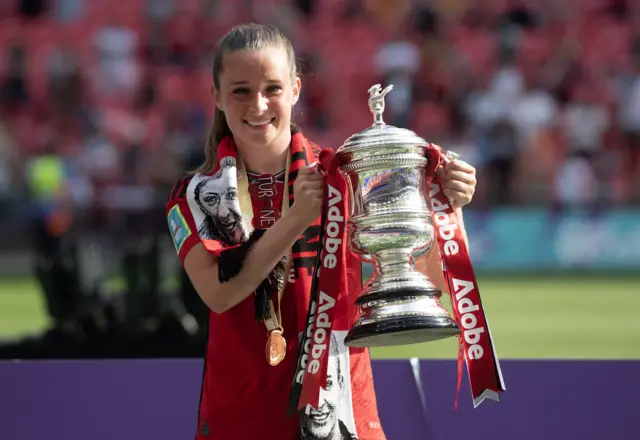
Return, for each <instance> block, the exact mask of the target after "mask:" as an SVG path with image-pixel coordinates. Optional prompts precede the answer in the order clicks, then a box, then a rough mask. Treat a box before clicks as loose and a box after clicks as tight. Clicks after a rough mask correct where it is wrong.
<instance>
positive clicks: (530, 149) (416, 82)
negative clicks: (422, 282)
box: [0, 0, 640, 207]
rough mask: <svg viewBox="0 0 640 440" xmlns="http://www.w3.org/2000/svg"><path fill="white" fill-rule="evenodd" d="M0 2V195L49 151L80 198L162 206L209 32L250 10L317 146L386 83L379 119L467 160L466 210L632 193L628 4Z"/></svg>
mask: <svg viewBox="0 0 640 440" xmlns="http://www.w3.org/2000/svg"><path fill="white" fill-rule="evenodd" d="M0 4H1V5H2V6H0V198H3V197H5V198H6V197H9V198H11V197H14V196H15V194H18V193H20V191H21V188H23V187H24V185H23V183H22V182H24V180H25V176H26V174H27V173H26V171H25V170H27V169H28V167H27V164H28V163H29V161H30V160H31V159H32V158H33V157H38V156H40V155H43V154H51V153H55V154H56V155H58V156H59V157H61V158H64V160H65V161H66V163H67V164H68V167H69V169H70V170H72V174H71V175H72V177H71V179H72V182H73V184H72V185H71V186H72V188H73V191H72V193H73V197H74V200H76V202H77V203H79V204H82V203H85V204H92V203H96V201H97V200H102V201H105V202H106V201H109V202H110V203H118V202H116V200H120V202H122V203H124V204H126V203H131V202H130V201H125V200H121V198H119V197H118V195H117V193H114V192H109V191H108V189H109V188H110V186H111V185H120V186H123V185H124V186H127V187H137V188H151V189H152V190H151V192H145V191H140V192H138V193H134V192H127V197H133V198H134V199H135V200H137V201H142V200H147V201H151V203H162V202H163V200H162V199H163V198H164V197H166V194H167V188H168V186H170V185H171V184H172V183H173V182H174V181H175V180H176V179H177V177H178V176H179V175H180V174H181V173H182V172H183V171H184V170H185V169H193V168H195V167H196V166H197V164H198V163H199V161H200V160H201V158H202V148H203V144H204V139H205V137H206V136H207V134H208V130H209V127H210V123H211V116H212V110H213V108H212V102H211V98H210V94H209V89H210V87H211V84H212V80H211V60H212V57H211V54H212V51H213V49H214V44H215V42H216V41H217V39H218V38H219V37H220V36H221V35H223V34H224V33H225V32H226V31H227V30H228V29H229V28H230V27H231V26H233V24H235V23H239V22H242V21H249V20H252V21H260V22H269V23H273V24H276V25H278V26H279V27H281V29H283V30H284V31H285V32H286V33H287V35H289V36H290V38H291V39H292V41H293V43H294V46H295V48H296V51H297V54H298V56H299V58H300V65H301V73H302V76H303V93H302V99H301V101H300V102H299V104H298V105H297V106H296V109H295V119H296V122H297V123H298V124H299V125H300V126H302V127H303V129H304V130H305V132H306V134H307V135H308V136H309V137H311V138H313V139H314V140H315V141H316V142H317V143H319V144H321V145H327V146H332V147H335V148H337V147H339V146H340V145H341V144H342V142H343V141H344V140H345V139H346V138H347V137H348V136H350V135H351V134H353V133H356V132H358V131H360V130H363V129H364V128H366V127H367V126H368V125H370V124H371V122H372V117H371V115H370V113H369V110H368V107H367V96H368V95H367V89H368V88H369V87H370V86H371V85H373V84H375V83H377V82H380V83H382V84H383V86H384V85H387V84H393V85H394V89H393V91H392V92H391V93H390V94H389V95H387V106H386V113H385V122H387V123H389V124H393V125H396V126H399V127H406V128H409V129H412V130H414V131H416V132H417V133H418V134H419V135H420V136H422V137H423V138H425V139H427V140H428V141H430V142H434V143H438V144H440V145H442V146H443V147H445V148H447V149H451V150H454V151H456V152H458V153H461V154H462V157H463V159H465V160H467V161H468V162H470V163H472V164H473V165H474V166H476V168H477V169H478V174H479V186H478V190H477V194H476V198H475V200H474V202H473V203H474V206H477V207H491V206H495V205H507V204H508V205H543V206H585V205H586V206H603V205H604V206H618V205H628V204H633V203H637V202H638V201H639V200H640V1H636V0H568V1H558V0H393V1H391V0H242V1H241V0H123V1H118V0H11V1H5V2H0ZM136 194H137V195H136ZM125 198H126V197H125ZM134 203H137V202H134Z"/></svg>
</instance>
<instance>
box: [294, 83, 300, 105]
mask: <svg viewBox="0 0 640 440" xmlns="http://www.w3.org/2000/svg"><path fill="white" fill-rule="evenodd" d="M301 88H302V81H300V77H297V78H296V81H295V83H294V84H293V105H296V103H297V102H298V99H300V89H301Z"/></svg>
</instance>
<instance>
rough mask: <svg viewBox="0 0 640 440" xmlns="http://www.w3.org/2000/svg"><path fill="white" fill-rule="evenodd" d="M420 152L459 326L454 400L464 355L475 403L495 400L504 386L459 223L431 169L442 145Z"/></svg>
mask: <svg viewBox="0 0 640 440" xmlns="http://www.w3.org/2000/svg"><path fill="white" fill-rule="evenodd" d="M426 154H427V159H428V165H427V169H426V182H427V190H428V196H429V197H428V198H429V202H430V205H431V210H432V215H433V223H434V227H435V230H436V236H437V242H438V245H439V248H440V255H441V258H442V266H443V274H444V277H445V280H446V281H447V284H448V286H449V294H450V296H451V301H452V305H453V314H454V318H455V320H456V322H457V323H458V324H459V325H460V330H461V333H460V335H459V336H458V346H459V355H458V384H457V390H456V403H455V406H456V407H457V401H458V393H459V391H460V382H461V378H462V360H463V358H464V360H465V361H466V365H467V372H468V375H469V383H470V385H471V395H472V398H473V406H474V408H475V407H477V406H478V405H480V404H481V403H482V402H483V401H484V400H485V399H491V400H495V401H499V400H500V399H499V395H498V393H499V392H501V391H505V390H506V388H505V385H504V380H503V378H502V371H501V369H500V363H499V361H498V356H497V355H496V352H495V348H494V344H493V340H492V338H491V332H490V330H489V324H488V322H487V317H486V316H485V313H484V309H483V307H482V301H481V299H480V291H479V289H478V283H477V280H476V276H475V273H474V270H473V267H472V265H471V258H470V256H469V251H468V249H467V246H466V244H465V242H464V237H463V235H462V230H461V229H460V223H459V221H458V218H457V215H456V213H455V212H454V210H453V208H452V206H451V203H450V202H449V199H448V197H447V196H445V195H444V193H443V191H442V186H443V184H444V182H441V181H440V179H439V177H438V174H437V173H436V170H437V169H438V168H439V167H440V166H441V165H443V164H444V163H445V162H446V161H447V158H446V156H445V155H444V154H443V152H442V149H441V148H440V147H439V146H437V145H433V144H430V145H429V148H428V149H427V153H426Z"/></svg>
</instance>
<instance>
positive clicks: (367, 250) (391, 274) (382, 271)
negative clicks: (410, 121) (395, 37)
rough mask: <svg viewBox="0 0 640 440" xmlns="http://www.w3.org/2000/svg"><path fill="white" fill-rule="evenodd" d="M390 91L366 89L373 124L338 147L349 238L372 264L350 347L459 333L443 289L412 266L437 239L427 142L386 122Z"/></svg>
mask: <svg viewBox="0 0 640 440" xmlns="http://www.w3.org/2000/svg"><path fill="white" fill-rule="evenodd" d="M392 89H393V86H392V85H389V86H387V87H386V88H385V89H384V90H382V88H381V87H380V85H379V84H376V85H374V86H373V87H371V88H370V89H369V109H370V110H371V113H372V114H373V117H374V123H373V125H372V126H371V127H369V128H367V129H365V130H363V131H361V132H359V133H356V134H354V135H353V136H351V137H349V138H348V139H347V140H346V141H345V143H344V144H343V145H342V146H341V147H340V148H339V149H338V150H337V156H338V159H339V161H340V171H341V172H342V173H343V174H344V175H345V176H346V177H347V182H348V186H349V191H350V199H351V206H350V218H349V221H348V223H347V231H348V244H349V247H350V249H351V251H352V252H354V253H355V254H356V255H358V256H359V257H360V258H361V259H362V261H364V262H368V263H371V264H372V265H373V268H374V274H373V277H372V278H371V279H370V280H369V281H368V282H367V283H366V285H365V286H364V289H363V291H362V292H361V293H360V294H359V295H358V299H357V300H356V304H357V305H358V306H359V307H360V316H359V317H358V319H357V320H356V322H355V323H354V325H353V327H352V329H351V330H350V332H349V334H348V335H347V337H346V339H345V343H346V344H347V345H349V346H351V347H379V346H391V345H406V344H414V343H419V342H426V341H432V340H436V339H441V338H445V337H449V336H454V335H457V334H458V333H459V332H460V329H459V327H458V325H457V324H456V322H455V321H454V320H453V319H451V317H450V315H449V313H448V311H447V310H446V309H445V308H444V307H443V306H442V305H441V304H440V297H441V296H442V292H441V291H439V290H438V289H437V288H436V287H435V286H434V285H433V283H432V282H431V281H430V280H429V278H427V277H426V276H425V275H423V274H422V273H420V272H419V271H417V270H416V268H415V264H414V261H415V259H416V258H418V257H420V256H422V255H424V254H425V253H427V252H429V251H430V250H431V249H432V248H433V246H434V245H435V230H434V227H433V220H432V212H431V209H430V207H429V202H428V199H427V196H426V194H427V188H426V176H425V168H426V166H427V158H426V149H427V146H428V144H429V143H428V142H427V141H425V140H424V139H422V138H420V137H419V136H417V135H416V134H415V133H414V132H412V131H410V130H406V129H401V128H397V127H394V126H391V125H386V124H385V123H384V121H383V119H382V114H383V112H384V97H385V95H386V94H387V93H389V92H390V91H391V90H392Z"/></svg>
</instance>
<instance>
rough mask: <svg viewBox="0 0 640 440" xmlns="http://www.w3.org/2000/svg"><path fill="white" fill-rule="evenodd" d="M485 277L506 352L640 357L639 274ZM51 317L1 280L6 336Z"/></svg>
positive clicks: (424, 347)
mask: <svg viewBox="0 0 640 440" xmlns="http://www.w3.org/2000/svg"><path fill="white" fill-rule="evenodd" d="M479 285H480V292H481V295H482V299H483V304H484V306H485V311H486V313H487V318H488V320H489V324H490V326H491V331H492V334H493V340H494V342H495V344H496V349H497V352H498V356H499V357H500V359H507V358H573V359H632V358H633V359H638V358H640V318H638V314H639V313H640V278H629V277H621V278H615V277H601V278H596V277H593V276H589V277H586V278H581V277H579V276H575V277H566V278H559V277H549V278H542V277H540V278H496V277H481V278H480V279H479ZM444 302H445V304H446V305H447V306H448V297H446V298H445V301H444ZM46 324H47V318H46V315H45V311H44V308H43V303H42V299H41V297H40V295H39V292H38V287H37V285H36V284H35V283H34V282H33V281H31V280H10V281H6V280H4V281H3V280H0V339H6V338H9V337H14V336H18V335H23V334H25V333H32V332H37V331H39V330H41V329H43V328H45V327H46ZM456 354H457V345H456V340H455V339H447V340H443V341H437V342H431V343H426V344H420V345H412V346H402V347H390V348H379V349H374V350H373V355H374V356H375V357H376V358H407V357H413V356H417V357H421V358H449V359H451V358H455V357H456Z"/></svg>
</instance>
